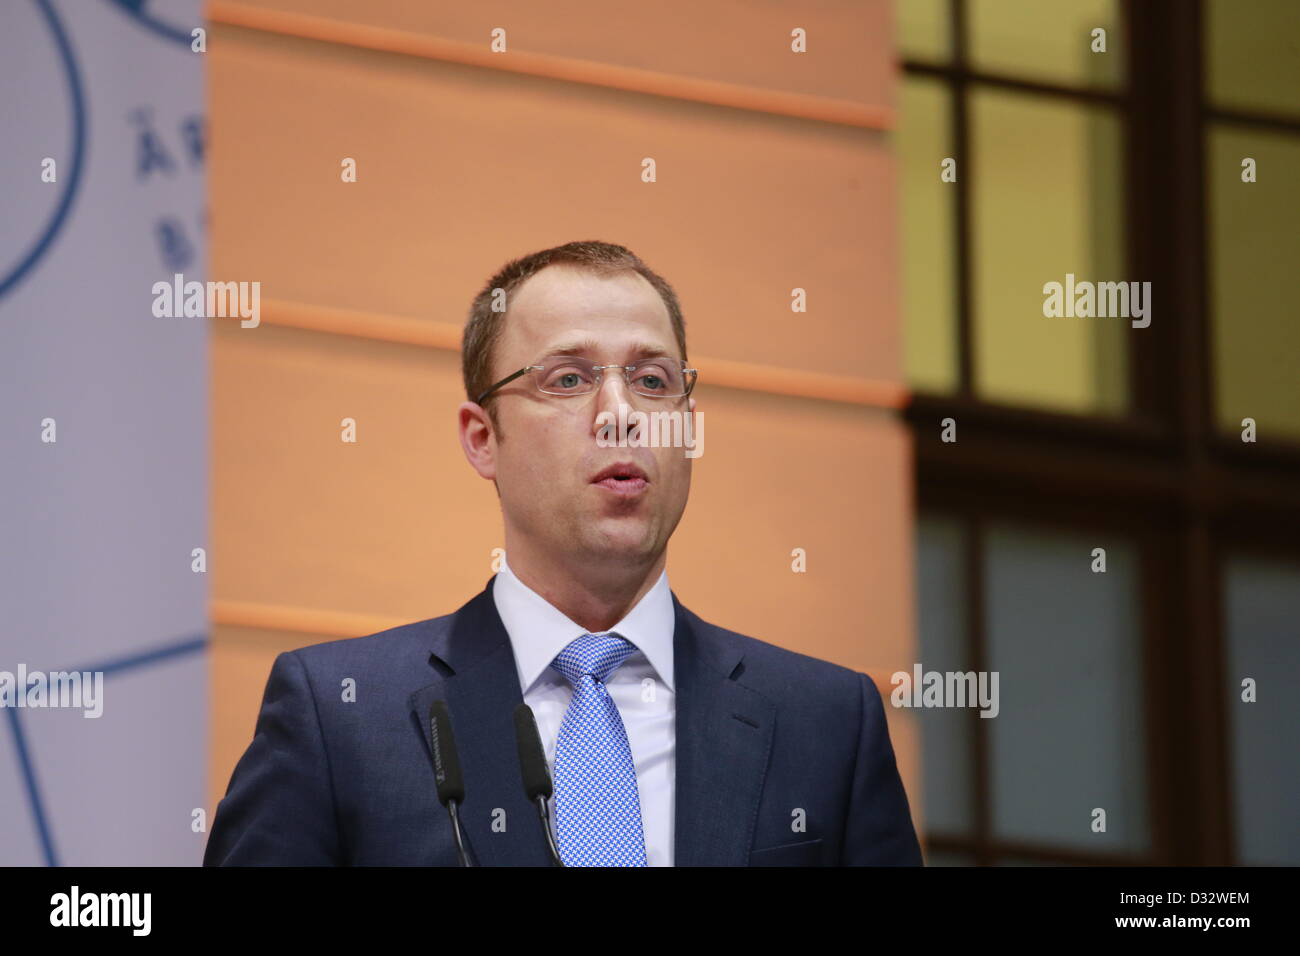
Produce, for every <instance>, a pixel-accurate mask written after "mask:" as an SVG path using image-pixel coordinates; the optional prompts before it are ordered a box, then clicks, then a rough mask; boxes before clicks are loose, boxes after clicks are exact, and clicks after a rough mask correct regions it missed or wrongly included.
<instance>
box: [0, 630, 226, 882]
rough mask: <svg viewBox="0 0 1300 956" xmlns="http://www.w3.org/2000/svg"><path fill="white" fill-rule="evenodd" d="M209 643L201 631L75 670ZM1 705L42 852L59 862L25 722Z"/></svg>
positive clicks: (136, 663) (121, 667)
mask: <svg viewBox="0 0 1300 956" xmlns="http://www.w3.org/2000/svg"><path fill="white" fill-rule="evenodd" d="M207 646H208V637H207V635H206V634H201V635H198V636H190V637H186V638H182V639H181V640H179V641H173V642H171V643H168V644H163V645H162V646H160V647H154V648H150V649H149V650H147V651H139V652H137V653H135V654H128V655H126V656H124V657H118V658H113V659H110V660H107V661H104V662H101V663H99V664H92V665H90V666H88V667H78V668H75V669H74V670H75V671H77V672H82V671H89V672H91V673H94V672H102V673H103V674H104V675H105V676H108V675H109V674H120V673H122V672H123V671H129V670H135V669H137V668H140V667H148V666H150V665H152V664H160V663H162V662H164V661H169V660H171V659H172V658H175V657H182V656H184V655H186V654H193V653H196V652H198V651H204V650H207ZM0 709H3V710H4V711H5V713H6V714H7V716H8V717H9V729H10V731H11V732H12V733H13V738H14V747H15V750H16V752H17V754H18V770H19V772H20V773H21V774H22V778H23V784H24V786H25V788H26V790H27V802H28V805H29V806H30V808H31V811H32V818H33V822H35V824H36V832H37V835H38V836H39V837H40V841H41V852H42V853H43V854H44V855H45V865H46V866H58V865H59V857H58V853H57V851H56V850H55V846H54V833H53V831H52V829H51V827H50V822H49V816H48V814H47V813H46V811H45V801H44V800H43V799H42V798H41V788H40V782H39V781H38V780H37V777H36V766H35V764H34V763H33V761H32V758H31V752H30V751H29V750H28V748H27V737H26V735H25V734H24V733H23V725H22V721H21V720H20V719H19V714H18V710H17V709H16V708H13V707H5V708H0Z"/></svg>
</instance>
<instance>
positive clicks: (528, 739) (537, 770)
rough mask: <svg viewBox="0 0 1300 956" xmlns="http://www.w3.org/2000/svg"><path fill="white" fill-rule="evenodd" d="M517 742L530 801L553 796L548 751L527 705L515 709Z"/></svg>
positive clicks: (520, 770) (525, 790) (521, 771)
mask: <svg viewBox="0 0 1300 956" xmlns="http://www.w3.org/2000/svg"><path fill="white" fill-rule="evenodd" d="M515 742H516V743H517V744H518V745H519V773H520V774H521V775H522V776H523V778H524V793H526V794H528V799H529V800H536V799H537V798H538V797H547V798H548V799H549V798H550V796H551V774H550V771H548V770H547V769H546V751H545V750H543V749H542V735H541V734H539V733H538V732H537V718H536V717H534V716H533V709H532V708H531V707H529V706H528V705H527V704H520V705H519V706H518V707H516V708H515Z"/></svg>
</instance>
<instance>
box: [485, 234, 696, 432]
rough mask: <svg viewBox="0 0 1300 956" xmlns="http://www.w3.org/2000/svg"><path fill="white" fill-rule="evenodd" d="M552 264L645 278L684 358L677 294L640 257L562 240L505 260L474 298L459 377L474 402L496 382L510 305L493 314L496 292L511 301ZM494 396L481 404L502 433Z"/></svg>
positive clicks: (607, 244)
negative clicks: (494, 367) (660, 301)
mask: <svg viewBox="0 0 1300 956" xmlns="http://www.w3.org/2000/svg"><path fill="white" fill-rule="evenodd" d="M552 265H571V266H576V267H577V268H579V269H583V270H585V271H588V272H594V273H596V274H597V275H607V274H610V273H614V272H627V271H631V272H635V273H637V274H638V275H640V276H642V277H643V278H645V280H646V281H647V282H649V283H650V284H651V285H652V286H654V287H655V291H656V292H658V293H659V296H660V298H662V299H663V301H664V305H665V306H666V307H667V309H668V317H669V319H671V320H672V324H673V334H674V335H675V336H676V337H677V346H678V348H680V349H681V350H682V359H683V361H685V360H686V322H685V320H683V318H682V309H681V305H680V304H679V303H678V301H677V293H675V292H674V291H673V287H672V286H670V285H669V284H668V282H667V280H665V279H664V278H663V277H662V276H660V275H659V274H658V273H656V272H655V271H654V270H653V269H651V268H650V267H649V266H647V265H646V264H645V263H644V262H642V261H641V259H640V258H639V257H638V256H637V255H636V253H634V252H632V251H631V250H630V249H626V248H624V247H623V246H616V245H614V244H613V243H610V242H596V241H588V242H566V243H565V244H564V245H562V246H555V247H553V248H551V249H543V250H542V251H541V252H534V253H532V254H531V255H527V256H523V257H522V258H519V259H515V260H513V261H511V262H508V263H506V264H505V266H503V267H502V268H501V270H500V271H499V272H497V274H496V275H494V276H493V277H492V278H490V279H488V281H487V284H486V285H484V286H483V289H482V291H480V292H479V294H478V295H476V296H475V297H474V302H473V304H472V305H471V306H470V309H469V321H468V322H466V323H465V335H464V338H463V339H462V340H461V353H460V361H461V374H462V376H463V377H464V379H465V396H466V397H467V398H468V399H469V400H470V401H471V402H472V401H474V399H475V398H476V397H477V396H479V395H482V394H483V393H484V392H486V391H487V390H488V389H489V388H491V387H492V386H493V384H495V383H494V382H493V381H492V358H493V355H494V354H495V352H496V344H497V341H498V340H499V339H500V338H501V333H502V331H503V330H504V328H505V322H504V320H505V317H506V316H507V315H508V314H509V305H508V304H507V306H506V311H505V312H493V311H492V303H493V300H494V294H493V293H494V292H495V291H496V290H497V289H501V290H503V292H502V294H503V295H504V296H505V299H506V302H507V303H509V301H510V297H511V295H513V294H514V291H515V289H517V288H518V287H519V286H520V285H522V284H523V282H524V281H525V280H526V279H528V278H529V277H531V276H533V275H536V274H537V273H538V272H540V271H541V270H542V269H545V268H546V267H547V266H552ZM495 398H496V396H495V395H490V396H488V397H487V398H486V399H484V402H485V404H486V406H487V411H488V416H489V417H490V418H491V419H492V424H493V425H494V426H496V427H497V428H498V430H499V429H500V426H499V425H498V423H497V417H496V402H495V401H494V399H495Z"/></svg>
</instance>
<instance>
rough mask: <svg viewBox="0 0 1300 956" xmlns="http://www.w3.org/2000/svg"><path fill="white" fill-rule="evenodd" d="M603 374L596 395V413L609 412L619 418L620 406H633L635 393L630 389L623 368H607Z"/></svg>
mask: <svg viewBox="0 0 1300 956" xmlns="http://www.w3.org/2000/svg"><path fill="white" fill-rule="evenodd" d="M601 374H602V377H601V382H600V388H599V389H597V394H596V413H597V414H599V413H600V412H609V413H610V414H611V415H614V416H615V417H616V418H617V416H618V407H619V405H620V404H622V405H628V406H631V405H632V394H633V393H632V391H631V390H630V389H629V388H628V385H627V379H626V378H624V377H623V370H622V369H621V368H607V369H604V370H602V373H601Z"/></svg>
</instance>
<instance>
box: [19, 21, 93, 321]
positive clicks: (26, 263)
mask: <svg viewBox="0 0 1300 956" xmlns="http://www.w3.org/2000/svg"><path fill="white" fill-rule="evenodd" d="M33 2H34V3H35V4H36V7H37V9H38V10H40V12H41V14H42V15H43V16H44V18H45V22H46V24H47V25H48V26H49V28H50V32H51V33H52V34H53V35H54V42H55V45H56V46H57V47H58V48H59V58H60V59H61V60H62V62H63V71H64V73H65V75H66V76H67V78H68V95H69V96H70V97H71V99H72V172H71V173H70V174H69V176H68V185H67V188H65V189H64V191H63V194H62V195H61V196H60V197H59V205H58V207H57V208H56V209H55V210H54V215H53V216H52V217H51V218H50V221H49V223H48V224H47V225H46V227H45V230H44V231H43V232H42V233H41V235H40V236H39V238H37V240H36V243H35V245H33V246H32V248H31V249H30V250H29V251H28V252H27V255H25V256H23V258H22V259H20V260H19V262H18V264H17V265H16V266H14V268H13V269H12V270H11V271H10V272H9V274H8V275H6V276H3V277H0V299H2V298H4V297H5V295H6V294H7V293H8V292H9V291H10V290H11V289H13V288H14V286H16V285H17V284H18V283H19V282H21V281H22V279H23V277H24V276H26V275H27V274H28V273H29V272H30V271H31V270H32V268H33V267H34V266H35V265H36V263H37V262H38V261H40V258H41V257H42V256H43V255H45V253H46V252H47V251H48V250H49V248H50V246H51V245H52V244H53V242H54V237H55V236H56V235H58V233H59V230H60V229H62V228H63V224H64V222H65V221H66V220H67V218H68V212H69V211H70V210H71V209H72V200H73V199H74V198H75V197H76V195H77V187H78V186H79V185H80V184H81V168H82V164H83V160H84V158H85V153H86V99H85V95H84V94H83V92H82V88H81V74H80V72H79V71H78V70H77V61H76V59H75V57H73V55H72V44H71V42H70V41H69V40H68V34H67V31H65V30H64V28H63V24H62V23H61V22H60V20H59V16H58V14H57V13H55V12H54V8H53V7H52V6H51V5H50V0H33Z"/></svg>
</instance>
